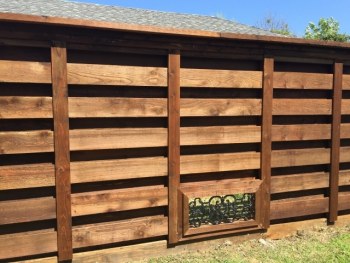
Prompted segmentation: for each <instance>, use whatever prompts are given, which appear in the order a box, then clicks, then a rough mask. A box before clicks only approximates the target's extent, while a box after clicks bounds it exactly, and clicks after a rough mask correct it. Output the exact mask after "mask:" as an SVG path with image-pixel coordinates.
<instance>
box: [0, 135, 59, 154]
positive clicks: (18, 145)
mask: <svg viewBox="0 0 350 263" xmlns="http://www.w3.org/2000/svg"><path fill="white" fill-rule="evenodd" d="M52 151H53V132H52V131H49V130H41V131H14V132H0V154H15V153H38V152H52Z"/></svg>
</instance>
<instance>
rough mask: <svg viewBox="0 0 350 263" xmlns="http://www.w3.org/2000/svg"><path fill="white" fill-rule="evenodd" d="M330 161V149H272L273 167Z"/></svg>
mask: <svg viewBox="0 0 350 263" xmlns="http://www.w3.org/2000/svg"><path fill="white" fill-rule="evenodd" d="M328 163H330V149H326V148H312V149H292V150H274V151H272V159H271V166H272V167H289V166H302V165H317V164H328Z"/></svg>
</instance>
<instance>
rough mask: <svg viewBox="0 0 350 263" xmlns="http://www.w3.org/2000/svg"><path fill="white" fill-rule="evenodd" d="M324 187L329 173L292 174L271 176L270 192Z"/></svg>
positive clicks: (327, 184) (326, 184) (327, 181)
mask: <svg viewBox="0 0 350 263" xmlns="http://www.w3.org/2000/svg"><path fill="white" fill-rule="evenodd" d="M349 179H350V177H349ZM326 187H329V173H322V172H320V173H305V174H292V175H281V176H273V177H272V178H271V193H272V194H275V193H284V192H293V191H301V190H307V189H317V188H326Z"/></svg>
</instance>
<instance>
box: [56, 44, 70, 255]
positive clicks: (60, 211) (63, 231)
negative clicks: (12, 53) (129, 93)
mask: <svg viewBox="0 0 350 263" xmlns="http://www.w3.org/2000/svg"><path fill="white" fill-rule="evenodd" d="M51 76H52V104H53V105H52V106H53V118H54V119H53V121H54V145H55V176H56V212H57V248H58V260H59V261H66V260H71V259H72V257H73V249H72V217H71V182H70V153H69V117H68V84H67V51H66V48H65V46H64V44H63V43H54V45H53V46H52V47H51Z"/></svg>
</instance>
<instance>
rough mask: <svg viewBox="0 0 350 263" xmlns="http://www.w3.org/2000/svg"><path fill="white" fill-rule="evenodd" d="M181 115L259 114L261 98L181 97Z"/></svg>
mask: <svg viewBox="0 0 350 263" xmlns="http://www.w3.org/2000/svg"><path fill="white" fill-rule="evenodd" d="M180 104H181V106H180V109H181V110H180V114H181V117H191V116H192V117H195V116H257V115H260V114H261V99H181V102H180Z"/></svg>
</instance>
